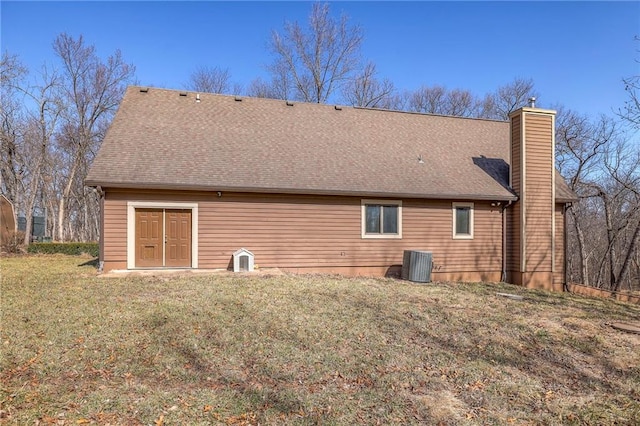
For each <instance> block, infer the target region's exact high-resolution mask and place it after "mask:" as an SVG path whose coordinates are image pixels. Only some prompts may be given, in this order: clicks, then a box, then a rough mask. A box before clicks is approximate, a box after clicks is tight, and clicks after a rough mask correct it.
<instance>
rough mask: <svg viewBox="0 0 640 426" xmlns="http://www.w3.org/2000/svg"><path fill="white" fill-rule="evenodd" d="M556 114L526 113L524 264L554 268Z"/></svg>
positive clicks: (529, 267) (539, 268)
mask: <svg viewBox="0 0 640 426" xmlns="http://www.w3.org/2000/svg"><path fill="white" fill-rule="evenodd" d="M552 134H553V118H552V117H551V116H550V115H541V114H533V113H527V114H526V125H525V141H526V142H525V150H526V151H525V161H526V165H525V188H524V190H525V197H524V199H525V203H526V207H525V222H526V223H525V235H526V249H525V262H526V265H525V268H526V270H527V271H529V272H533V271H536V272H543V271H548V272H550V271H551V270H552V265H551V262H552V257H553V256H552V253H551V252H552V247H553V246H552V240H553V238H552V237H553V232H552V229H553V226H552V223H553V222H552V220H553V219H552V217H553V209H554V205H553V204H554V203H553V192H552V190H553V185H552V184H553V172H554V169H553V143H552V139H551V135H552Z"/></svg>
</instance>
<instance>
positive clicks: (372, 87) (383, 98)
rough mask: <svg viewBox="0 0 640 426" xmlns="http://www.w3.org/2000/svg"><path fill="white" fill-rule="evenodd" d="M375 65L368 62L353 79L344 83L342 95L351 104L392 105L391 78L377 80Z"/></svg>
mask: <svg viewBox="0 0 640 426" xmlns="http://www.w3.org/2000/svg"><path fill="white" fill-rule="evenodd" d="M376 74H377V73H376V66H375V64H374V63H373V62H369V63H368V64H367V65H366V66H365V67H364V70H362V72H361V73H359V74H358V75H356V76H355V78H354V79H353V80H350V81H348V82H347V83H345V85H344V88H343V92H342V94H343V96H344V98H345V99H346V101H347V102H348V103H349V104H350V105H353V106H359V107H368V108H385V109H390V108H391V107H392V105H393V96H394V92H395V89H394V86H393V83H392V82H391V80H389V79H386V78H385V79H383V80H379V79H378V78H377V77H376Z"/></svg>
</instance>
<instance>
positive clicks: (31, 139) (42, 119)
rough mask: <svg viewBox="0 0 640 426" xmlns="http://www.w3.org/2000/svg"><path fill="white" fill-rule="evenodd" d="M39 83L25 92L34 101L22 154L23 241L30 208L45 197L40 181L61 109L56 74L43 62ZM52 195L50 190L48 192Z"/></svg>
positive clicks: (30, 218)
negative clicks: (24, 158)
mask: <svg viewBox="0 0 640 426" xmlns="http://www.w3.org/2000/svg"><path fill="white" fill-rule="evenodd" d="M38 80H39V81H38V83H37V84H36V86H34V87H32V88H31V89H30V90H29V91H25V93H26V94H27V95H28V96H29V97H30V98H31V100H32V101H33V103H34V104H35V105H37V109H36V110H35V111H33V112H32V113H31V116H30V119H29V126H28V128H27V131H26V133H25V156H27V157H28V159H29V175H28V176H27V177H26V178H25V185H26V187H25V196H26V200H25V213H26V215H25V216H26V229H27V232H26V233H25V237H24V244H25V245H28V244H29V242H30V236H31V235H30V234H31V233H30V230H31V227H32V224H33V212H34V208H35V206H36V202H37V201H38V198H40V199H42V198H43V197H44V193H45V188H44V186H43V183H44V182H45V181H46V180H47V179H44V177H45V173H46V172H47V170H51V169H52V167H51V163H50V152H51V142H52V138H53V135H54V132H55V131H56V126H57V121H58V118H59V116H60V113H61V108H62V106H61V102H60V98H59V96H58V91H59V83H60V82H59V77H58V75H57V73H56V72H55V71H49V70H48V69H47V67H46V66H43V68H42V71H41V73H40V76H39V79H38ZM50 195H51V194H50Z"/></svg>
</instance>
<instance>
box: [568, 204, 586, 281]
mask: <svg viewBox="0 0 640 426" xmlns="http://www.w3.org/2000/svg"><path fill="white" fill-rule="evenodd" d="M570 211H571V215H572V216H573V225H574V227H575V229H576V238H577V240H578V252H579V253H580V275H581V277H580V279H581V282H582V284H583V285H587V286H588V285H589V273H588V272H589V268H588V265H587V252H586V247H585V243H584V233H583V232H582V228H580V224H579V222H578V217H577V214H576V212H575V210H574V209H571V210H570Z"/></svg>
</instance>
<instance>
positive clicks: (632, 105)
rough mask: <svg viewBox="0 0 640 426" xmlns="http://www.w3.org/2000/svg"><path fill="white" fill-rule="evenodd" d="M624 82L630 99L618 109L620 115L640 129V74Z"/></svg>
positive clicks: (639, 38)
mask: <svg viewBox="0 0 640 426" xmlns="http://www.w3.org/2000/svg"><path fill="white" fill-rule="evenodd" d="M635 41H637V42H638V43H640V37H639V36H636V37H635ZM638 52H640V50H638ZM638 62H640V60H637V59H636V63H638ZM622 82H623V83H624V89H625V90H626V92H627V94H628V99H627V100H626V101H625V104H624V107H622V108H621V109H620V110H619V111H618V115H619V116H620V117H621V118H622V119H623V120H625V121H626V122H627V123H628V124H629V125H631V126H632V127H634V128H636V129H640V75H633V76H631V77H627V78H624V79H622Z"/></svg>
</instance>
